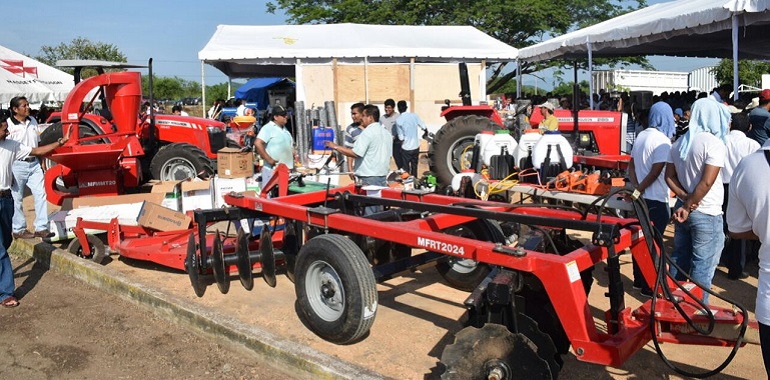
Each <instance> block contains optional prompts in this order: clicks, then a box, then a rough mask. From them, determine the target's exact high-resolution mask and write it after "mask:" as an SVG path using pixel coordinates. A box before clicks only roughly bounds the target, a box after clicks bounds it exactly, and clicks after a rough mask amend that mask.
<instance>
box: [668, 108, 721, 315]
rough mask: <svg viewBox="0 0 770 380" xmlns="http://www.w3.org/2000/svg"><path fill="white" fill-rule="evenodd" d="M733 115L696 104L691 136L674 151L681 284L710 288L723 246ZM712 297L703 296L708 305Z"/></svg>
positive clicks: (671, 164)
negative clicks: (725, 183) (688, 281)
mask: <svg viewBox="0 0 770 380" xmlns="http://www.w3.org/2000/svg"><path fill="white" fill-rule="evenodd" d="M729 127H730V112H729V111H728V110H727V107H726V106H725V105H724V104H720V103H717V102H715V101H714V100H713V99H710V98H704V99H699V100H697V101H695V103H693V105H692V117H691V118H690V127H689V129H688V131H687V133H686V134H685V135H684V136H682V137H681V138H679V140H677V141H676V143H674V145H673V146H672V147H671V152H670V154H669V158H668V163H667V164H666V183H667V184H668V187H669V188H670V189H671V191H673V192H674V194H675V195H676V197H677V198H679V201H677V204H676V206H674V222H675V223H674V226H675V231H674V250H673V252H672V253H671V258H672V259H674V262H675V263H676V264H677V266H679V268H680V269H681V270H682V272H684V273H680V272H679V271H678V270H677V269H676V268H674V267H672V268H670V271H671V274H672V275H673V276H675V277H676V278H677V280H680V281H681V280H684V279H685V277H684V274H689V275H690V277H691V278H692V279H693V280H695V281H696V282H698V283H700V284H701V285H702V286H704V287H705V288H706V289H710V288H711V280H712V279H713V278H714V270H715V269H716V266H717V264H718V263H719V254H720V252H721V251H722V247H724V231H723V229H722V202H723V201H724V194H723V193H724V188H723V187H722V186H720V184H721V183H722V177H721V175H720V169H721V168H722V167H724V165H725V159H726V157H727V148H726V147H725V136H726V135H727V132H728V129H729ZM708 299H709V295H708V293H706V292H705V291H704V292H703V302H704V303H706V304H708Z"/></svg>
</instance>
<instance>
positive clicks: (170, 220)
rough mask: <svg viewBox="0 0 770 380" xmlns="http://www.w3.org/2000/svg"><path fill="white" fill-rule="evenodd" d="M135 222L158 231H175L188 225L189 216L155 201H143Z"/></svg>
mask: <svg viewBox="0 0 770 380" xmlns="http://www.w3.org/2000/svg"><path fill="white" fill-rule="evenodd" d="M137 223H139V225H140V226H144V227H147V228H152V229H156V230H158V231H177V230H184V229H187V228H189V227H190V217H189V216H187V215H185V214H183V213H181V212H178V211H174V210H172V209H170V208H165V207H163V206H161V205H159V204H157V203H152V202H144V203H142V207H141V209H140V210H139V217H138V218H137Z"/></svg>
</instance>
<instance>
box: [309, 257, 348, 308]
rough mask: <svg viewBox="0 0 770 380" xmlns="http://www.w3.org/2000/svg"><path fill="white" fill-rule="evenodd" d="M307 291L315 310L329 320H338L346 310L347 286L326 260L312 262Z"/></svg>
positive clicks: (311, 305)
mask: <svg viewBox="0 0 770 380" xmlns="http://www.w3.org/2000/svg"><path fill="white" fill-rule="evenodd" d="M305 293H306V294H307V297H308V302H309V303H310V307H311V308H312V309H313V312H314V313H315V314H316V315H318V316H319V317H320V318H321V319H323V320H324V321H327V322H334V321H336V320H338V319H339V318H340V317H341V316H342V313H343V311H344V310H345V288H344V287H343V286H342V280H340V276H339V275H338V274H337V271H335V270H334V268H332V267H331V265H329V264H328V263H327V262H325V261H320V260H319V261H316V262H313V263H312V264H310V267H309V268H308V270H307V274H306V275H305Z"/></svg>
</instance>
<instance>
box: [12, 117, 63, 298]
mask: <svg viewBox="0 0 770 380" xmlns="http://www.w3.org/2000/svg"><path fill="white" fill-rule="evenodd" d="M11 118H12V116H10V115H9V114H8V112H7V111H4V110H3V111H0V305H2V306H3V307H8V308H11V307H16V306H19V301H18V300H17V299H16V296H15V295H14V291H15V289H16V284H15V283H14V281H13V267H12V266H11V259H10V258H9V257H8V247H10V246H11V242H12V241H13V238H14V237H16V236H14V234H12V231H11V223H12V222H11V218H13V215H14V200H13V197H12V196H11V183H12V182H13V164H14V163H15V162H16V161H19V160H24V159H25V158H27V157H30V156H34V157H40V156H45V155H46V154H48V153H51V152H52V151H53V150H54V149H56V148H58V147H60V146H62V145H64V144H65V143H66V142H67V141H69V135H66V136H64V137H62V138H60V139H59V140H57V141H56V142H53V143H51V144H48V145H44V146H41V147H34V148H33V147H30V146H27V145H24V143H21V142H18V141H16V140H11V139H9V138H7V137H8V135H9V133H8V125H9V124H8V121H9V120H10V119H11ZM71 131H72V129H70V132H71ZM22 217H23V214H22ZM27 233H28V234H29V235H31V233H29V231H27ZM20 237H21V238H32V236H20Z"/></svg>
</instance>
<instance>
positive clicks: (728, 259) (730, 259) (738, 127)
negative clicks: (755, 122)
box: [721, 113, 760, 280]
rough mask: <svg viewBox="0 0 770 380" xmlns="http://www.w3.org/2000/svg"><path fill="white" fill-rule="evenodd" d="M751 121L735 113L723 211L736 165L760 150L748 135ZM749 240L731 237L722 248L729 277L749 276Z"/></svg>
mask: <svg viewBox="0 0 770 380" xmlns="http://www.w3.org/2000/svg"><path fill="white" fill-rule="evenodd" d="M750 125H751V122H750V121H749V117H748V116H747V115H746V114H744V113H733V114H732V123H731V124H730V133H729V134H728V135H727V137H726V139H727V144H726V146H727V160H726V161H725V167H724V168H723V169H722V183H723V184H724V185H723V186H724V189H725V197H724V203H723V205H722V211H723V212H725V211H727V207H728V205H729V199H730V197H729V189H730V177H732V175H733V171H734V170H735V167H736V166H738V163H740V162H741V160H742V159H743V158H744V157H746V156H748V155H750V154H752V153H754V152H756V151H757V150H759V148H760V146H759V143H758V142H756V141H754V140H752V139H750V138H748V137H746V132H748V131H749V127H750ZM725 232H727V218H726V217H725ZM746 250H747V242H746V240H743V239H730V241H729V243H728V244H727V245H726V246H725V248H724V249H723V250H722V255H721V261H724V262H725V263H726V265H727V278H729V279H731V280H739V279H742V278H746V277H748V274H746V273H745V272H744V271H743V268H744V267H745V266H746Z"/></svg>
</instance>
